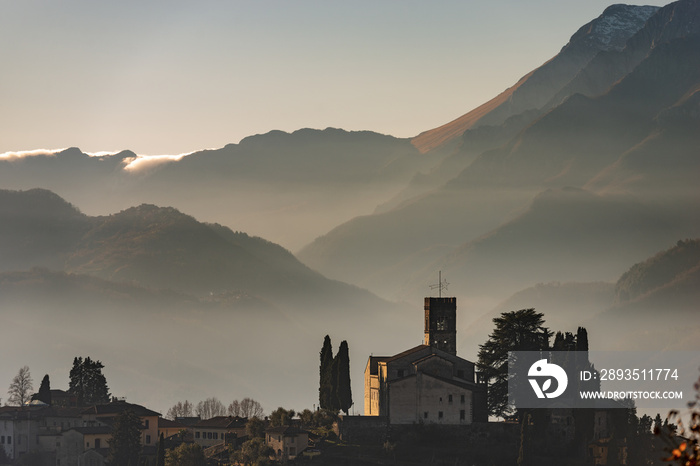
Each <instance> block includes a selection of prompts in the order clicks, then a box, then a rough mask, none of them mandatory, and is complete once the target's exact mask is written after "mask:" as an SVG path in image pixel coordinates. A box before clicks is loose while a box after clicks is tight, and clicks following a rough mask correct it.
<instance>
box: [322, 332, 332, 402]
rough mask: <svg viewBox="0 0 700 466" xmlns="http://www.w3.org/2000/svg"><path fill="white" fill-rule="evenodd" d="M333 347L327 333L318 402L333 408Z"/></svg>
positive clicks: (324, 340) (324, 342) (323, 350)
mask: <svg viewBox="0 0 700 466" xmlns="http://www.w3.org/2000/svg"><path fill="white" fill-rule="evenodd" d="M332 366H333V347H332V346H331V337H329V336H328V335H326V337H325V338H324V339H323V348H321V366H320V369H319V373H320V374H319V376H320V379H319V388H318V404H319V406H320V407H321V409H333V404H334V402H333V371H332Z"/></svg>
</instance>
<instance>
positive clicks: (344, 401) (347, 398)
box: [335, 340, 352, 414]
mask: <svg viewBox="0 0 700 466" xmlns="http://www.w3.org/2000/svg"><path fill="white" fill-rule="evenodd" d="M336 359H337V361H338V362H337V364H336V370H337V372H336V377H335V381H336V390H335V391H336V397H337V398H338V409H341V410H343V411H345V414H348V412H349V410H350V407H351V406H352V391H351V389H350V354H349V351H348V342H347V341H345V340H343V341H342V342H341V343H340V347H339V348H338V354H337V355H336Z"/></svg>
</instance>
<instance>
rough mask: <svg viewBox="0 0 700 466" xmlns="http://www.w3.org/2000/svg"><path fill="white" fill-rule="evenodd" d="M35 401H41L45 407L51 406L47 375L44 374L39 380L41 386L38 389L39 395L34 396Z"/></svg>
mask: <svg viewBox="0 0 700 466" xmlns="http://www.w3.org/2000/svg"><path fill="white" fill-rule="evenodd" d="M36 399H37V400H39V401H43V402H44V403H46V404H47V405H50V404H51V382H50V381H49V374H46V375H45V376H44V378H43V379H41V386H40V387H39V393H38V394H37V395H36Z"/></svg>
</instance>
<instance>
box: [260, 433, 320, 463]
mask: <svg viewBox="0 0 700 466" xmlns="http://www.w3.org/2000/svg"><path fill="white" fill-rule="evenodd" d="M265 443H266V444H267V446H269V447H270V448H272V449H273V450H274V452H275V456H276V457H277V459H278V460H281V461H285V460H293V459H294V458H296V457H297V455H300V454H301V452H303V451H304V450H306V448H307V447H308V445H309V433H308V432H307V431H305V430H302V429H300V428H298V427H295V426H281V427H269V428H268V429H267V430H265Z"/></svg>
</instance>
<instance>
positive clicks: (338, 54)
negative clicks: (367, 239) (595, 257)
mask: <svg viewBox="0 0 700 466" xmlns="http://www.w3.org/2000/svg"><path fill="white" fill-rule="evenodd" d="M667 3H669V2H667V1H662V2H645V4H652V5H664V4H667ZM609 5H610V3H608V2H606V1H599V0H589V1H586V2H581V1H579V0H533V1H527V2H524V1H522V0H519V1H516V0H494V1H488V2H487V1H483V0H481V1H472V0H460V1H440V2H425V1H420V2H418V1H412V0H402V1H400V2H399V1H387V0H371V1H366V0H354V1H352V2H339V1H320V0H319V1H309V0H297V1H264V2H260V1H222V0H216V1H214V0H205V1H200V2H191V1H179V0H167V1H164V0H154V1H148V2H143V1H132V0H122V1H119V2H106V1H95V0H68V1H61V2H54V1H33V0H22V1H17V0H0V8H1V10H0V44H2V46H0V63H1V64H2V68H1V69H2V72H0V105H1V106H0V109H1V111H0V153H5V152H10V151H25V150H35V149H58V148H65V147H73V146H75V147H80V148H81V149H82V150H83V151H85V152H95V153H96V152H103V151H107V152H116V151H119V150H124V149H129V150H132V151H134V152H136V153H138V154H141V155H163V154H183V153H188V152H192V151H196V150H200V149H205V148H219V147H223V146H224V145H226V144H228V143H237V142H238V141H240V140H241V139H242V138H244V137H246V136H250V135H253V134H260V133H266V132H268V131H271V130H274V129H279V130H283V131H294V130H296V129H300V128H306V127H309V128H318V129H323V128H326V127H336V128H343V129H346V130H371V131H376V132H379V133H383V134H391V135H394V136H397V137H412V136H415V135H417V134H419V133H420V132H422V131H425V130H428V129H431V128H434V127H437V126H440V125H442V124H444V123H447V122H448V121H451V120H453V119H454V118H457V117H459V116H460V115H462V114H464V113H466V112H468V111H469V110H471V109H472V108H474V107H476V106H478V105H479V104H481V103H483V102H485V101H487V100H489V99H491V98H492V97H494V96H495V95H497V94H498V93H499V92H501V91H503V90H504V89H506V88H507V87H509V86H511V85H513V84H514V83H515V82H516V81H517V80H518V79H519V78H520V77H522V76H523V75H525V74H527V73H528V72H529V71H531V70H532V69H533V68H536V67H537V66H539V65H541V64H542V63H543V62H545V61H546V60H548V59H549V58H551V57H552V56H554V55H555V54H556V53H557V52H558V51H559V50H560V49H561V48H562V47H563V46H564V45H565V44H566V43H567V41H568V39H569V37H570V36H571V35H572V34H573V33H574V32H575V31H576V30H577V29H578V28H579V27H580V26H582V25H583V24H585V23H587V22H588V21H590V20H592V19H594V18H595V17H597V16H599V15H600V14H601V13H602V11H603V10H604V9H605V8H606V7H607V6H609Z"/></svg>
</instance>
